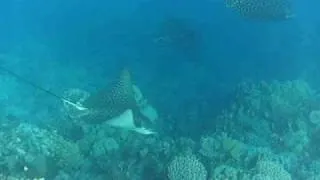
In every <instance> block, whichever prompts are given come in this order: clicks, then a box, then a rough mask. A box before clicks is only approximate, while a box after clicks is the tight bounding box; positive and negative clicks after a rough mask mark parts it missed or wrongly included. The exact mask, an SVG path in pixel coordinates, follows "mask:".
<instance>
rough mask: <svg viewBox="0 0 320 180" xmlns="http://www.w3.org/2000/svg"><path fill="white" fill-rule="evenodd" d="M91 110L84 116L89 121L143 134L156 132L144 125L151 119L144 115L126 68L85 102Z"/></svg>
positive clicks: (84, 104)
mask: <svg viewBox="0 0 320 180" xmlns="http://www.w3.org/2000/svg"><path fill="white" fill-rule="evenodd" d="M83 106H84V107H86V108H88V110H89V112H88V113H87V114H86V115H85V116H84V117H83V119H84V120H85V121H86V122H88V123H103V122H106V123H107V124H109V125H111V126H115V127H120V128H124V129H128V130H133V131H136V132H139V133H142V134H153V133H154V132H153V131H151V130H148V129H146V128H144V127H143V126H142V124H143V121H150V120H149V119H148V118H147V117H146V116H144V115H143V114H142V113H141V111H140V107H139V106H138V104H137V101H136V99H135V93H134V89H133V84H132V81H131V76H130V73H129V71H128V70H126V69H124V70H123V71H122V72H121V74H120V77H119V78H117V79H115V80H114V81H112V82H111V83H110V84H109V85H108V86H107V87H105V88H103V89H101V90H99V91H98V92H96V93H95V94H93V95H91V96H89V98H88V99H86V100H85V101H84V102H83Z"/></svg>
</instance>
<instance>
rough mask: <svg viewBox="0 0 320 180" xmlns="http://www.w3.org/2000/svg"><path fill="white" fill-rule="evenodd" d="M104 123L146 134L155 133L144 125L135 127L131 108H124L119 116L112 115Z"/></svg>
mask: <svg viewBox="0 0 320 180" xmlns="http://www.w3.org/2000/svg"><path fill="white" fill-rule="evenodd" d="M106 123H107V124H109V125H110V126H113V127H118V128H123V129H127V130H131V131H135V132H138V133H140V134H146V135H148V134H155V133H156V132H154V131H152V130H150V129H147V128H145V127H137V126H136V125H135V119H134V115H133V111H132V109H127V110H125V111H124V112H123V113H122V114H120V115H119V116H116V117H113V118H112V119H110V120H108V121H107V122H106Z"/></svg>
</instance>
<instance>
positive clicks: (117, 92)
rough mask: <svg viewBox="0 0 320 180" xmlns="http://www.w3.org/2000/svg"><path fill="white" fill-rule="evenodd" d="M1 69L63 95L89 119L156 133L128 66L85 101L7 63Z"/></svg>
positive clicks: (142, 132) (33, 84) (40, 88)
mask: <svg viewBox="0 0 320 180" xmlns="http://www.w3.org/2000/svg"><path fill="white" fill-rule="evenodd" d="M0 69H1V70H2V71H4V72H7V73H8V74H9V75H10V76H13V77H15V78H17V79H18V80H20V81H22V82H24V83H26V84H29V85H30V86H32V87H34V88H36V89H38V90H41V91H43V92H45V93H47V94H49V95H51V96H53V97H55V98H58V99H60V100H61V101H63V102H64V103H66V104H69V105H71V106H72V107H74V108H76V109H77V110H79V111H88V113H86V116H85V120H86V121H87V122H90V123H103V122H107V123H108V124H109V125H111V126H115V127H120V128H125V129H128V130H133V131H136V132H138V133H141V134H154V133H155V132H153V131H151V130H149V129H147V128H145V127H143V126H142V124H143V121H144V120H145V121H150V120H149V119H148V118H147V117H145V116H144V115H143V114H142V113H141V111H140V108H139V106H138V104H137V102H136V100H135V97H134V95H135V94H134V89H133V84H132V81H131V76H130V73H129V71H128V70H123V71H122V72H121V74H120V77H119V78H118V79H115V80H114V81H113V82H112V83H110V84H109V85H108V86H107V87H105V88H103V89H101V90H99V91H98V92H96V93H94V94H93V95H91V96H90V97H89V98H88V99H86V100H85V102H84V103H83V104H78V103H74V102H72V101H69V100H68V99H66V98H64V97H62V96H59V95H57V94H55V93H53V92H52V91H49V90H47V89H45V88H43V87H41V86H39V85H37V84H35V83H33V82H32V81H29V80H28V79H26V78H24V77H22V76H20V75H18V74H17V73H15V72H13V71H11V70H9V69H7V68H5V67H2V66H0Z"/></svg>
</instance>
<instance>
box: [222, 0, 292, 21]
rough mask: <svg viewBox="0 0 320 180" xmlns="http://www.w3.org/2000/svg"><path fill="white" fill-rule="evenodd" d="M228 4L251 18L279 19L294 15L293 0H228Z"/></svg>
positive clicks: (289, 17)
mask: <svg viewBox="0 0 320 180" xmlns="http://www.w3.org/2000/svg"><path fill="white" fill-rule="evenodd" d="M226 4H227V7H229V8H232V9H235V10H236V11H237V12H238V13H239V14H240V15H242V16H244V17H247V18H251V19H259V20H268V21H274V20H275V21H277V20H287V19H291V18H293V17H294V14H293V13H292V8H291V6H292V5H291V0H226Z"/></svg>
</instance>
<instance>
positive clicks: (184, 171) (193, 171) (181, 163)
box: [168, 155, 208, 180]
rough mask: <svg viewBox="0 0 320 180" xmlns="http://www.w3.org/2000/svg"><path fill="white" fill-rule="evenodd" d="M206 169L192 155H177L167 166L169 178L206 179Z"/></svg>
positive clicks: (183, 179) (180, 179)
mask: <svg viewBox="0 0 320 180" xmlns="http://www.w3.org/2000/svg"><path fill="white" fill-rule="evenodd" d="M207 174H208V173H207V171H206V169H205V167H204V166H203V164H202V163H201V162H200V161H199V160H198V159H197V158H196V157H195V156H193V155H185V156H177V157H175V158H174V159H173V161H171V163H170V164H169V167H168V178H169V180H206V179H207Z"/></svg>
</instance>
